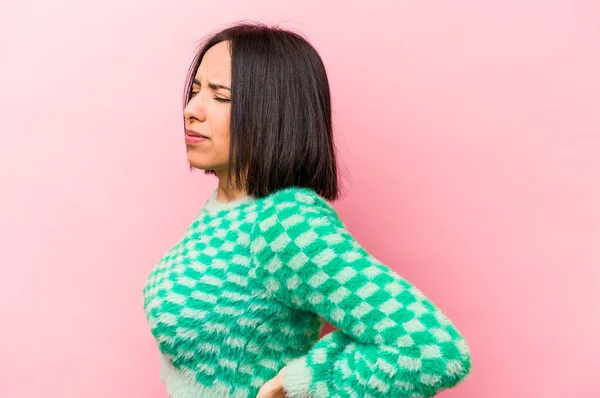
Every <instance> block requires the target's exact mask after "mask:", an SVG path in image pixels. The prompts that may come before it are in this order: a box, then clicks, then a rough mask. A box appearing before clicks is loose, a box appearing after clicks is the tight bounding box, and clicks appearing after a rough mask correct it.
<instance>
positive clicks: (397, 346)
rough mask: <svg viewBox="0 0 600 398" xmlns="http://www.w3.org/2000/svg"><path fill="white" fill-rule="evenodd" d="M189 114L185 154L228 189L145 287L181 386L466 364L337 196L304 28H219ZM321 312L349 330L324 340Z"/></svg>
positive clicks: (373, 380)
mask: <svg viewBox="0 0 600 398" xmlns="http://www.w3.org/2000/svg"><path fill="white" fill-rule="evenodd" d="M183 113H184V122H185V143H186V146H187V156H188V159H189V163H190V165H191V167H193V168H196V169H201V170H205V172H206V173H210V174H214V175H216V176H217V178H218V187H217V189H215V191H214V192H213V193H212V194H211V196H210V197H209V198H208V199H207V200H206V202H205V204H204V206H203V207H202V209H201V210H200V212H199V214H198V216H197V217H196V219H195V220H194V222H193V223H192V224H191V225H190V227H189V228H188V230H187V231H186V233H185V235H184V236H183V238H182V239H181V241H180V242H178V243H177V244H176V245H175V247H173V248H172V249H171V250H170V251H169V252H168V253H167V254H166V255H165V256H164V257H163V258H162V259H161V260H160V262H159V263H158V264H157V266H156V267H155V269H154V270H153V271H152V273H151V275H150V276H149V279H148V283H147V285H146V287H145V289H144V306H145V310H146V314H147V318H148V321H149V323H150V327H151V330H152V334H153V335H154V337H155V338H156V340H157V342H158V345H159V348H160V351H161V378H162V380H163V381H164V382H165V384H166V386H167V390H168V393H169V395H170V396H171V397H173V398H184V397H194V398H201V397H206V398H219V397H252V398H254V397H259V398H268V397H270V398H275V397H292V398H302V397H361V398H362V397H430V396H433V395H435V394H436V393H437V392H438V391H441V390H442V389H445V388H449V387H452V386H455V385H456V384H458V383H459V382H460V381H461V380H462V379H464V378H465V377H466V376H467V374H468V373H469V371H470V367H471V365H470V353H469V349H468V346H467V344H466V342H465V340H464V339H463V338H462V336H461V334H460V333H459V332H458V331H457V330H456V329H455V327H454V326H453V324H452V323H451V322H450V321H449V320H448V318H447V317H446V316H444V314H443V313H442V312H441V311H440V310H439V309H438V308H437V307H436V306H435V305H434V304H433V303H432V302H431V301H430V300H428V299H427V298H426V297H424V296H423V295H422V294H421V293H420V291H419V290H417V289H416V288H415V287H414V286H412V285H411V284H410V283H409V282H407V281H406V280H404V279H403V278H401V277H400V276H399V275H397V274H396V273H395V272H393V271H392V270H391V269H390V268H389V267H387V266H385V265H384V264H382V263H381V262H379V261H378V260H377V259H376V258H374V257H373V256H372V255H370V254H369V253H368V252H366V251H365V249H363V248H362V247H361V246H360V245H359V244H358V243H357V242H356V240H355V239H354V238H353V237H352V236H351V235H350V233H349V232H348V231H347V230H346V228H345V226H344V224H343V223H342V221H341V220H340V219H339V218H338V216H337V214H336V212H335V210H334V208H333V207H332V206H330V204H329V203H328V201H332V200H335V199H336V198H337V197H338V190H339V188H338V176H337V167H336V159H335V152H334V145H333V138H332V127H331V105H330V94H329V85H328V81H327V76H326V73H325V68H324V66H323V63H322V61H321V58H320V57H319V55H318V54H317V52H316V51H315V50H314V48H313V47H312V46H311V45H310V44H309V43H308V42H307V41H306V40H305V39H303V38H302V37H301V36H299V35H298V34H295V33H292V32H289V31H285V30H282V29H280V28H272V27H267V26H264V25H261V24H238V25H234V26H232V27H230V28H228V29H225V30H223V31H222V32H220V33H218V34H216V35H214V36H212V37H210V38H209V39H208V40H207V41H206V42H205V43H204V44H203V46H202V47H201V48H200V50H199V52H198V55H197V57H196V58H195V60H194V61H193V63H192V66H191V69H190V73H189V76H188V83H187V85H186V90H185V109H184V112H183ZM325 321H329V322H331V323H332V324H333V325H334V326H336V327H337V328H338V329H339V330H336V331H334V332H332V333H330V334H328V335H326V336H325V337H323V338H321V339H319V335H320V332H321V328H322V327H323V325H324V322H325Z"/></svg>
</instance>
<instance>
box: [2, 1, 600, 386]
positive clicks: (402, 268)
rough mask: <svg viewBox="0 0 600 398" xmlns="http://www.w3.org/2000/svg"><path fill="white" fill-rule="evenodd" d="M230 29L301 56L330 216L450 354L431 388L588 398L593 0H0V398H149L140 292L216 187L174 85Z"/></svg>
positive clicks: (594, 220) (597, 18)
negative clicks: (193, 167)
mask: <svg viewBox="0 0 600 398" xmlns="http://www.w3.org/2000/svg"><path fill="white" fill-rule="evenodd" d="M6 3H8V2H6ZM240 19H258V20H261V21H263V22H269V23H282V26H284V27H288V28H292V29H297V30H300V31H301V32H303V33H305V34H306V35H307V36H308V37H309V39H310V40H311V41H312V43H313V44H314V45H315V46H316V47H317V49H318V50H319V51H320V53H321V55H322V57H323V59H324V61H325V64H326V66H327V68H328V72H329V77H330V81H331V86H332V94H333V101H334V102H333V105H334V112H335V113H334V117H335V127H336V134H337V140H338V146H339V149H340V157H341V159H342V161H343V164H344V167H345V170H346V174H347V175H348V176H349V177H350V178H348V179H347V181H348V182H347V184H346V187H347V189H346V195H345V197H344V199H343V200H341V201H339V202H337V203H336V204H335V206H336V207H337V209H338V211H339V213H340V215H341V217H342V219H343V220H344V221H345V222H346V224H347V226H348V228H349V229H350V231H351V232H352V233H353V234H354V235H355V237H356V238H357V239H358V240H359V242H361V243H362V244H363V246H365V248H367V250H369V251H370V252H372V253H373V254H374V255H375V256H377V257H378V258H380V259H381V260H382V261H383V262H385V263H387V264H389V265H390V266H391V267H393V268H394V269H395V270H396V271H397V272H399V273H400V274H402V275H403V276H404V277H406V278H407V279H408V280H410V281H411V282H413V283H414V284H415V285H417V286H418V287H419V288H420V289H421V290H423V291H424V292H425V294H426V295H428V296H429V297H430V298H431V299H433V300H434V302H436V303H437V304H438V305H439V306H440V307H441V308H442V309H443V310H444V312H446V313H447V314H448V315H449V316H450V317H451V318H452V320H453V321H454V322H455V324H456V325H457V326H458V328H459V329H460V330H461V331H462V332H463V334H464V335H465V337H466V338H467V340H468V341H469V343H470V346H471V349H472V353H473V373H472V375H471V378H470V379H469V380H467V381H466V382H465V383H464V384H462V385H461V386H460V387H459V388H458V389H456V390H453V391H449V392H446V393H443V394H442V396H444V397H446V398H451V397H456V398H458V397H461V398H482V397H486V398H488V397H490V398H496V397H498V398H499V397H502V398H504V397H528V398H530V397H579V398H581V397H594V396H595V397H597V396H600V381H599V380H600V379H599V378H598V371H599V370H600V343H599V342H600V338H599V335H600V310H599V309H598V308H597V305H598V304H600V297H599V293H598V291H599V288H600V284H599V280H600V269H599V267H598V265H599V263H600V211H599V204H600V161H599V157H598V156H599V151H600V115H599V108H600V104H599V102H600V77H599V76H600V75H599V74H598V71H600V28H599V26H600V3H598V2H597V1H595V0H588V1H585V0H562V1H552V0H550V1H541V0H540V1H533V0H529V1H523V0H518V1H517V0H509V1H506V0H505V1H496V2H490V1H481V0H462V1H458V0H455V1H402V2H398V1H392V0H389V1H380V2H374V3H372V2H366V1H348V0H344V1H327V2H324V1H307V0H303V1H295V2H289V1H286V2H282V1H277V0H271V1H257V0H254V1H252V2H246V1H212V2H209V1H174V2H165V1H164V0H160V1H158V0H152V1H141V0H119V1H117V0H102V1H75V0H62V1H52V2H50V1H41V0H37V1H24V2H16V1H13V2H12V4H11V5H8V4H2V7H1V9H0V51H1V53H0V56H1V59H0V62H1V63H0V67H1V73H0V79H1V80H0V84H1V87H0V93H1V94H0V95H1V97H0V98H1V101H2V103H1V107H0V111H1V114H0V116H1V117H0V131H1V145H0V162H1V165H0V189H1V196H0V200H1V206H0V228H1V229H0V242H1V243H0V245H1V247H2V250H0V264H1V271H0V272H1V275H0V312H1V317H0V319H1V321H0V322H1V326H0V347H1V349H2V360H1V361H0V380H1V381H0V396H1V397H3V398H13V397H61V398H65V397H66V398H70V397H90V398H99V397H150V398H158V397H165V393H164V389H163V387H162V385H161V383H160V381H159V378H158V360H157V350H156V347H155V344H154V342H153V340H152V338H151V335H150V332H149V330H148V328H147V326H146V321H145V318H144V314H143V311H142V296H141V291H142V287H143V285H144V283H145V278H146V276H147V274H148V273H149V272H150V269H151V267H152V266H153V264H154V263H155V262H156V261H157V260H158V259H159V258H160V256H162V255H163V254H164V252H165V251H166V250H168V248H169V247H170V246H171V245H172V244H174V243H175V241H176V240H177V239H179V237H180V236H181V234H182V233H183V230H184V229H185V228H186V227H187V225H188V224H189V222H190V220H191V219H192V217H194V216H195V214H196V212H197V211H198V210H199V206H200V205H201V204H202V203H203V202H204V200H205V199H206V197H207V196H208V194H209V193H210V191H212V190H213V189H214V187H215V183H216V180H214V179H213V178H212V177H205V176H204V175H203V174H201V173H193V174H190V173H189V172H188V170H187V168H186V166H187V163H186V158H185V150H184V143H183V137H182V133H181V122H182V120H181V119H182V118H181V107H180V104H181V91H182V86H183V78H184V75H185V72H186V70H187V67H188V63H189V61H190V60H191V57H192V55H193V49H194V45H195V43H196V41H197V40H199V39H200V38H201V37H202V36H203V35H204V34H206V33H207V32H209V31H210V30H212V29H216V28H219V27H222V26H223V24H225V23H228V22H231V21H235V20H240Z"/></svg>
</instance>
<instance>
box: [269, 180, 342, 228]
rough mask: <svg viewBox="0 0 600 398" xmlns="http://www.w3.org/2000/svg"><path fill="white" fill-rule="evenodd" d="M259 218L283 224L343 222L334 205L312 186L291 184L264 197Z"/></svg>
mask: <svg viewBox="0 0 600 398" xmlns="http://www.w3.org/2000/svg"><path fill="white" fill-rule="evenodd" d="M263 199H264V200H263V203H262V206H260V208H259V209H258V210H259V219H262V220H271V222H272V221H276V222H280V223H282V224H283V225H288V224H289V225H292V224H299V223H310V224H312V225H318V224H321V223H327V224H329V223H333V224H340V223H342V222H341V220H340V218H339V216H338V214H337V212H336V210H335V209H334V208H333V206H332V205H331V204H330V203H329V202H328V201H327V200H326V199H325V198H323V197H322V196H321V195H319V194H318V193H317V192H316V191H315V190H313V189H312V188H307V187H299V186H290V187H286V188H282V189H279V190H277V191H275V192H272V193H270V194H269V195H267V196H265V197H264V198H263ZM342 224H343V223H342Z"/></svg>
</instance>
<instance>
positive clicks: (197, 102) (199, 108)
mask: <svg viewBox="0 0 600 398" xmlns="http://www.w3.org/2000/svg"><path fill="white" fill-rule="evenodd" d="M183 116H184V118H185V119H186V120H193V119H197V120H199V121H201V122H202V121H204V120H205V119H206V112H205V110H204V104H203V102H202V100H201V98H200V94H197V95H196V96H194V97H192V98H191V99H190V100H189V101H188V103H187V105H186V106H185V108H184V110H183Z"/></svg>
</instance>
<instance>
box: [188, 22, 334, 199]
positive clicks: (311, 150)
mask: <svg viewBox="0 0 600 398" xmlns="http://www.w3.org/2000/svg"><path fill="white" fill-rule="evenodd" d="M222 41H228V42H229V44H230V45H229V48H230V54H231V116H230V148H229V149H230V150H229V179H230V182H231V179H232V178H234V183H235V186H236V188H237V189H243V190H245V191H246V192H247V193H248V194H250V195H253V196H255V197H264V196H266V195H268V194H270V193H272V192H274V191H277V190H279V189H283V188H286V187H289V186H299V187H307V188H312V189H313V190H314V191H315V192H317V193H318V194H319V195H321V196H322V197H324V198H325V199H327V200H330V201H332V200H335V199H337V198H338V197H339V186H338V170H337V163H336V153H335V147H334V143H333V134H332V121H331V98H330V91H329V82H328V79H327V74H326V72H325V66H324V65H323V61H322V60H321V57H320V56H319V54H318V53H317V51H316V50H315V49H314V48H313V47H312V46H311V45H310V44H309V43H308V41H307V40H306V39H304V38H303V37H302V36H300V35H299V34H297V33H294V32H290V31H287V30H284V29H281V28H279V27H269V26H266V25H264V24H261V23H257V22H253V23H236V24H234V25H231V26H230V27H228V28H226V29H224V30H222V31H220V32H217V33H214V34H212V35H210V36H209V37H208V38H205V39H204V40H203V41H202V42H201V43H200V45H199V48H198V50H197V53H196V55H195V57H194V60H193V62H192V64H191V66H190V69H189V71H188V75H187V78H186V85H185V93H184V101H183V106H184V108H185V106H186V105H187V103H188V102H189V101H190V98H191V91H192V84H193V81H194V77H195V75H196V72H197V71H198V67H199V66H200V63H201V62H202V59H203V57H204V54H206V52H207V51H208V49H209V48H211V47H212V46H214V45H215V44H217V43H219V42H222ZM191 167H192V166H191V165H190V168H191ZM205 173H206V174H215V175H216V173H215V172H214V171H213V170H205Z"/></svg>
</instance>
